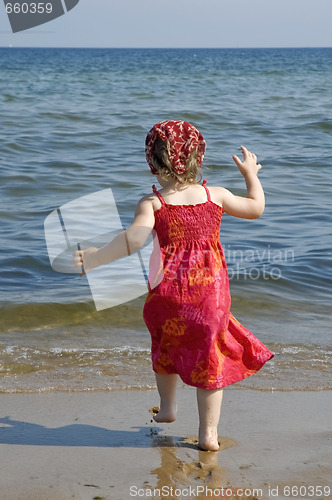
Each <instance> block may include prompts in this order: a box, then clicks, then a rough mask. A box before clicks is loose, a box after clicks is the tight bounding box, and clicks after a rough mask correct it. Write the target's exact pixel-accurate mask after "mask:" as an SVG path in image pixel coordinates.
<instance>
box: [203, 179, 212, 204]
mask: <svg viewBox="0 0 332 500" xmlns="http://www.w3.org/2000/svg"><path fill="white" fill-rule="evenodd" d="M202 186H203V188H204V189H205V191H206V196H207V199H208V201H211V195H210V191H209V190H208V188H207V187H206V180H204V181H203V184H202Z"/></svg>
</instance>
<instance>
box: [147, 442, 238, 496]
mask: <svg viewBox="0 0 332 500" xmlns="http://www.w3.org/2000/svg"><path fill="white" fill-rule="evenodd" d="M219 442H220V449H219V453H214V452H207V451H201V450H199V449H198V447H197V444H198V439H197V437H188V438H183V439H176V438H172V437H168V436H157V437H155V438H154V440H153V443H152V446H153V447H157V448H158V450H159V453H160V465H159V467H157V468H155V469H153V470H152V471H151V474H152V475H153V476H157V483H156V484H155V485H154V486H152V485H151V484H149V482H148V481H146V482H145V488H146V489H147V490H150V489H151V490H153V491H152V492H151V493H153V496H154V498H158V496H156V495H157V494H158V490H160V492H161V494H164V496H165V495H168V496H169V497H172V496H173V498H182V496H183V498H184V497H185V496H187V497H189V498H190V497H191V496H193V494H195V498H198V499H200V500H203V499H205V498H206V488H210V489H211V490H212V491H213V490H216V489H220V488H222V487H227V486H228V487H229V486H230V485H229V483H228V482H227V469H225V468H224V467H222V466H221V465H219V457H220V456H221V455H220V452H222V451H223V450H226V449H228V448H231V447H232V446H235V444H236V443H235V441H233V440H232V439H229V438H221V439H220V440H219ZM152 482H154V481H152ZM190 487H191V490H190ZM203 487H204V488H203ZM190 491H191V495H189V493H190ZM233 498H234V497H233Z"/></svg>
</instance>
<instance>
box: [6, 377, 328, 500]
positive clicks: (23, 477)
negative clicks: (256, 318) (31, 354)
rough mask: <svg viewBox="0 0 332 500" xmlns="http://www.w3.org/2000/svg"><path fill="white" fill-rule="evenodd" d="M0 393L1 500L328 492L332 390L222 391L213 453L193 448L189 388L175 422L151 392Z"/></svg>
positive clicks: (191, 391)
mask: <svg viewBox="0 0 332 500" xmlns="http://www.w3.org/2000/svg"><path fill="white" fill-rule="evenodd" d="M0 399H1V406H0V407H1V412H0V457H1V468H0V491H1V493H0V498H1V500H32V499H33V500H69V499H79V500H93V499H95V500H101V499H104V500H109V499H112V500H128V499H131V498H143V499H146V498H155V499H158V498H177V499H182V498H183V499H185V498H199V499H206V498H223V497H225V498H246V499H248V498H249V500H250V499H251V500H253V499H255V498H263V499H269V498H277V499H278V500H279V499H283V498H288V499H289V498H308V499H309V498H315V499H318V498H332V484H331V478H332V464H331V462H332V461H331V443H332V439H331V414H332V399H331V392H328V391H322V392H261V391H253V390H241V389H236V388H229V389H226V390H225V391H224V401H223V408H222V416H221V421H220V426H219V436H220V443H221V446H220V451H219V452H218V453H213V452H202V451H199V450H198V448H197V444H196V443H197V421H198V420H197V418H198V417H197V409H196V395H195V390H194V389H193V388H189V387H183V386H179V391H178V418H177V420H176V422H174V423H172V424H156V423H155V422H154V421H152V414H151V413H150V412H149V409H151V408H152V407H153V406H155V405H157V404H158V402H159V401H158V396H157V392H156V391H155V390H151V391H146V390H144V391H139V390H137V391H114V392H92V393H45V394H12V395H10V394H3V395H1V396H0ZM300 487H301V488H302V489H301V490H300ZM324 487H325V490H324V489H323V488H324ZM328 487H329V488H331V491H330V493H329V490H328ZM289 488H293V493H294V494H293V495H290V494H289ZM294 488H295V489H294ZM296 488H298V490H296ZM320 488H321V489H320ZM296 492H297V493H296Z"/></svg>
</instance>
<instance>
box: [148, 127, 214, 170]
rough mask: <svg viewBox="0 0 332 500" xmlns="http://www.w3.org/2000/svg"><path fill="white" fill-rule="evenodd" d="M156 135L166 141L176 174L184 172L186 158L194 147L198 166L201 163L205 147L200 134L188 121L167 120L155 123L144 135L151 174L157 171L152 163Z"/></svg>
mask: <svg viewBox="0 0 332 500" xmlns="http://www.w3.org/2000/svg"><path fill="white" fill-rule="evenodd" d="M158 137H160V138H161V139H162V140H163V141H165V142H166V144H167V151H168V156H169V159H170V162H171V164H172V166H173V169H174V171H175V172H176V173H177V174H183V173H184V172H185V170H186V163H187V160H188V158H189V156H190V153H191V152H192V151H193V150H194V149H195V148H197V159H198V162H199V166H201V165H202V162H203V158H204V152H205V148H206V142H205V140H204V138H203V136H202V134H201V133H200V132H199V131H198V130H197V129H196V128H195V127H194V126H193V125H191V124H190V123H188V122H183V121H180V120H178V121H172V120H167V121H164V122H160V123H157V124H156V125H155V126H154V127H152V129H151V130H150V132H149V133H148V135H147V136H146V141H145V154H146V161H147V162H148V164H149V165H150V169H151V172H152V173H153V174H155V175H156V174H157V173H158V171H157V170H156V169H155V168H154V166H153V164H152V156H153V152H154V143H155V141H156V139H157V138H158Z"/></svg>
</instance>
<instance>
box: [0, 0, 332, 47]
mask: <svg viewBox="0 0 332 500" xmlns="http://www.w3.org/2000/svg"><path fill="white" fill-rule="evenodd" d="M13 1H14V0H13ZM29 1H31V0H29ZM331 21H332V0H166V1H163V2H162V1H160V0H117V1H112V0H80V2H79V4H78V5H77V6H76V7H75V8H74V9H72V10H71V11H70V12H68V13H67V14H65V15H64V16H62V17H60V18H58V19H56V20H54V21H51V22H49V23H47V24H44V25H43V26H39V27H38V28H34V29H31V30H28V31H24V32H21V33H15V34H13V33H12V32H11V28H10V24H9V21H8V18H7V15H6V12H5V7H4V4H3V2H2V1H1V3H0V46H2V47H8V46H14V47H17V46H20V47H22V46H23V47H25V46H30V47H331V46H332V29H331Z"/></svg>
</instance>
